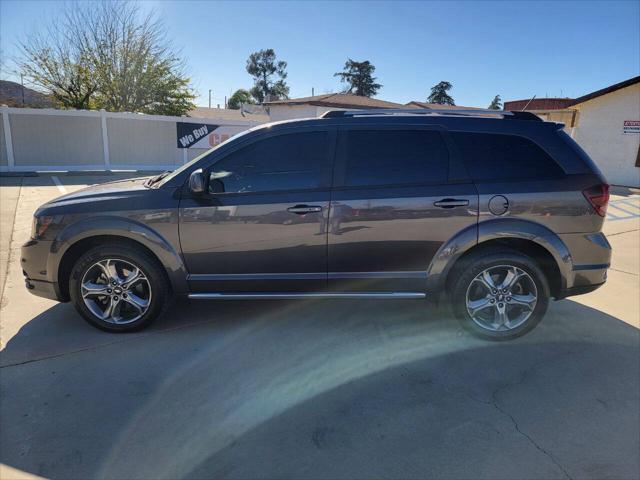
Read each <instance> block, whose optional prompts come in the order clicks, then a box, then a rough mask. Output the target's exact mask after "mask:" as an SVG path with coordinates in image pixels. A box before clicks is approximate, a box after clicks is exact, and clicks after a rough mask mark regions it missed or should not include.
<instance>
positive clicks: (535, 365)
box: [470, 351, 573, 480]
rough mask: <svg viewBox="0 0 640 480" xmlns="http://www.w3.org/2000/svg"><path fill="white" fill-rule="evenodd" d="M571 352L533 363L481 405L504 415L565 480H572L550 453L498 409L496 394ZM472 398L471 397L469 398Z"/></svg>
mask: <svg viewBox="0 0 640 480" xmlns="http://www.w3.org/2000/svg"><path fill="white" fill-rule="evenodd" d="M571 353H572V352H570V351H565V352H562V353H560V354H558V355H554V356H553V357H549V358H546V359H544V360H543V361H540V362H537V363H534V364H533V365H531V366H530V367H529V368H527V369H525V370H524V372H522V376H521V377H520V379H519V380H517V381H515V382H508V383H506V384H504V385H502V386H501V387H498V388H496V389H495V390H494V391H493V393H492V394H491V401H490V402H483V403H488V404H491V405H492V406H493V407H494V408H495V409H496V410H497V411H499V412H500V413H502V414H503V415H505V416H506V417H508V418H509V419H510V420H511V422H512V423H513V426H514V428H515V429H516V431H517V432H518V433H519V434H520V435H522V436H523V437H525V438H526V439H527V440H528V441H529V443H531V445H533V446H534V447H535V448H536V449H537V450H538V451H539V452H540V453H542V454H543V455H545V456H546V457H547V458H549V459H550V460H551V461H552V462H553V463H554V465H556V466H557V467H558V468H559V469H560V470H561V471H562V473H563V474H564V476H565V477H566V478H568V479H569V480H573V479H572V477H571V475H569V473H568V472H567V470H566V469H565V468H564V467H563V466H562V465H561V464H560V462H559V461H558V460H557V459H556V458H555V457H554V456H553V455H552V454H551V452H548V451H547V450H546V449H544V448H543V447H542V446H540V445H539V444H538V443H537V442H536V441H535V440H534V439H533V438H532V437H531V436H530V435H529V434H528V433H526V432H524V431H523V430H521V429H520V425H518V422H517V421H516V419H515V418H514V417H513V415H511V413H509V412H508V411H506V410H505V409H503V408H502V407H500V405H499V404H498V394H499V393H500V392H502V391H504V390H506V389H507V388H511V387H515V386H518V385H521V384H522V383H524V381H525V380H526V378H527V377H528V376H529V374H530V373H531V372H533V371H534V370H536V369H537V368H538V367H540V366H542V365H544V364H545V363H547V362H551V361H555V360H557V359H559V358H561V357H563V356H566V355H571ZM470 398H473V397H470Z"/></svg>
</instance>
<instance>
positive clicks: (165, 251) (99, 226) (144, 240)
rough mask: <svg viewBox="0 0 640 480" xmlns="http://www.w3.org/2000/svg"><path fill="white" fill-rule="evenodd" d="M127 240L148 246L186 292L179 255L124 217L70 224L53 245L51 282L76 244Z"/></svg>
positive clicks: (177, 287)
mask: <svg viewBox="0 0 640 480" xmlns="http://www.w3.org/2000/svg"><path fill="white" fill-rule="evenodd" d="M98 236H113V237H124V238H128V239H130V240H133V241H135V242H138V243H140V244H142V245H144V246H145V247H147V248H148V249H149V250H150V251H151V252H153V254H154V255H155V256H156V257H157V258H158V260H159V261H160V262H161V263H162V265H163V267H164V268H165V270H166V272H167V275H168V276H169V280H170V282H171V284H172V287H173V290H174V292H176V293H186V292H187V291H188V289H187V280H186V279H187V270H186V268H185V266H184V262H183V261H182V257H181V256H180V254H179V253H178V252H177V251H176V250H175V249H174V248H173V247H172V245H171V244H170V243H169V242H168V241H167V240H166V239H165V238H163V237H162V236H161V235H160V234H159V233H158V232H156V231H154V230H153V229H151V228H149V227H148V226H147V225H145V224H143V223H140V222H138V221H136V220H133V219H130V218H124V217H117V216H109V215H99V216H95V217H91V218H85V219H82V220H79V221H77V222H74V223H71V224H70V225H68V226H67V227H66V228H64V229H63V230H61V231H60V232H59V233H58V235H57V236H56V238H55V239H54V241H53V242H52V244H51V251H50V254H49V258H48V261H47V271H48V272H50V275H51V281H53V282H56V283H57V282H58V266H59V265H60V262H61V260H62V258H63V257H64V254H65V253H66V252H67V251H68V250H69V248H71V246H73V245H74V244H76V243H77V242H79V241H81V240H84V239H86V238H89V237H98Z"/></svg>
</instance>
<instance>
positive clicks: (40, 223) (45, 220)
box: [31, 215, 53, 240]
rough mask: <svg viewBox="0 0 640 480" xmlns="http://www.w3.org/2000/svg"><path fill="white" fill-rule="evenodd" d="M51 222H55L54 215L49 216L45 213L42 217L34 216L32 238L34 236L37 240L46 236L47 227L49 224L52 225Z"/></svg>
mask: <svg viewBox="0 0 640 480" xmlns="http://www.w3.org/2000/svg"><path fill="white" fill-rule="evenodd" d="M51 223H53V217H49V216H46V215H43V216H41V217H33V226H32V227H31V238H34V239H36V240H39V239H41V238H42V237H43V236H44V234H45V232H46V231H47V229H48V228H49V225H51Z"/></svg>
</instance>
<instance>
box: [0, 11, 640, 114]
mask: <svg viewBox="0 0 640 480" xmlns="http://www.w3.org/2000/svg"><path fill="white" fill-rule="evenodd" d="M143 4H144V9H146V10H150V11H154V12H156V13H157V14H158V15H159V16H160V17H161V18H162V19H163V20H164V21H165V23H166V25H167V27H168V29H169V34H170V36H171V38H172V39H173V40H174V44H175V45H176V46H179V47H181V49H182V54H183V56H184V58H185V60H186V63H187V70H188V73H189V75H190V76H191V78H192V81H193V86H194V87H195V88H196V90H197V91H198V92H199V94H200V97H199V98H198V101H197V103H198V104H199V105H206V104H207V102H208V90H209V89H210V88H211V89H212V90H213V94H212V95H213V103H214V104H217V103H223V101H224V96H225V95H230V93H231V92H232V91H234V90H235V89H237V88H248V87H250V86H251V78H250V77H249V75H248V74H247V73H246V71H245V62H246V59H247V57H248V55H249V54H250V53H251V52H252V51H255V50H259V49H262V48H274V49H275V51H276V53H277V55H278V57H279V58H280V59H283V60H286V61H287V62H288V64H289V66H288V72H289V77H288V79H287V82H288V83H289V86H290V88H291V92H290V95H291V96H292V97H299V96H307V95H311V88H312V87H314V88H315V93H316V94H319V93H324V92H329V91H339V90H340V89H341V84H340V82H339V80H338V79H337V78H334V77H333V73H335V72H337V71H339V70H340V69H341V68H342V66H343V65H344V62H345V60H346V59H347V57H350V58H353V59H355V60H370V61H371V62H372V63H373V64H374V65H375V66H376V75H377V77H378V81H379V83H382V84H383V88H382V89H381V90H380V92H379V93H378V95H377V98H381V99H384V100H389V101H395V102H401V103H406V102H408V101H410V100H421V101H424V100H425V99H426V97H427V96H428V93H429V89H430V87H431V86H433V85H434V84H435V83H437V82H439V81H441V80H448V81H450V82H451V83H452V84H453V90H452V91H451V92H450V93H451V94H452V96H453V97H454V99H455V101H456V103H457V104H458V105H468V106H481V107H485V106H487V105H488V104H489V102H490V101H491V99H492V98H493V96H494V95H495V94H500V95H501V96H502V98H503V99H505V100H509V99H521V98H528V97H531V96H532V95H534V94H535V95H537V96H538V97H541V96H545V95H548V96H569V97H577V96H580V95H583V94H586V93H589V92H591V91H593V90H597V89H599V88H602V87H605V86H608V85H610V84H612V83H616V82H619V81H622V80H625V79H627V78H630V77H633V76H636V75H638V74H639V73H640V2H639V1H620V2H616V1H607V2H597V1H581V2H580V1H574V2H552V1H546V2H506V1H502V2H481V1H474V2H470V1H469V2H428V1H423V2H419V1H416V2H382V1H380V2H355V1H354V2H319V1H317V2H316V1H307V2H294V1H289V2H248V1H247V2H244V1H237V2H207V1H168V0H164V1H148V2H143ZM61 6H62V3H60V2H54V1H21V2H20V1H12V0H0V47H1V48H2V54H3V56H4V57H5V58H6V59H9V58H11V57H12V56H13V55H15V53H16V49H15V42H16V40H17V39H19V38H22V37H23V36H24V35H25V34H27V33H29V32H30V31H33V30H38V29H41V28H43V26H44V25H46V23H47V22H48V21H50V20H51V19H52V18H55V15H56V13H57V12H58V11H59V10H60V8H61ZM5 62H6V61H5ZM6 63H7V64H8V65H9V66H10V62H6ZM5 70H6V69H5ZM3 78H13V79H15V77H10V75H7V74H6V73H4V72H3Z"/></svg>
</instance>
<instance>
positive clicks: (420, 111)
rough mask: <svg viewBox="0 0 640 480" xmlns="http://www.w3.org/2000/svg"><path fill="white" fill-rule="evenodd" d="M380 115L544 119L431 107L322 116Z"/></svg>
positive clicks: (526, 114) (528, 114) (506, 112)
mask: <svg viewBox="0 0 640 480" xmlns="http://www.w3.org/2000/svg"><path fill="white" fill-rule="evenodd" d="M380 115H436V116H453V117H457V116H460V117H486V116H494V117H501V118H503V119H509V120H529V121H536V122H542V121H543V120H542V119H541V118H540V117H538V116H537V115H535V114H533V113H531V112H512V111H509V110H489V109H481V108H477V109H473V110H470V109H431V108H376V109H372V110H329V111H328V112H326V113H325V114H323V115H322V116H321V117H320V118H344V117H364V116H380Z"/></svg>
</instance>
